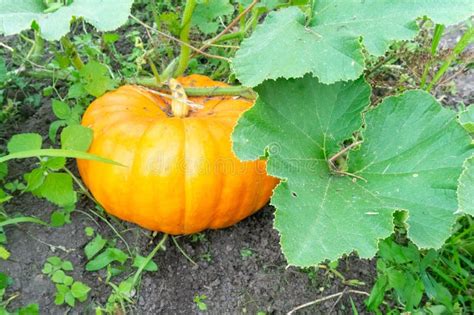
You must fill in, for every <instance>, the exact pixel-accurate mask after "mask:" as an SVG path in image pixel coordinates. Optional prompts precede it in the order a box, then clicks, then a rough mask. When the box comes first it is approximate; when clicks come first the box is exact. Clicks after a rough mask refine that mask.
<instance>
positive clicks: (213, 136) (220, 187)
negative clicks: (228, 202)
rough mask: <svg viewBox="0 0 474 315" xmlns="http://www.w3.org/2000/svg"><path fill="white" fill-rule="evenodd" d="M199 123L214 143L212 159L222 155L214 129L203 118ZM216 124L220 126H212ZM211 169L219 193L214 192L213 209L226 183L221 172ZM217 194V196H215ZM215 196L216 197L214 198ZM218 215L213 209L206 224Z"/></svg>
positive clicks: (221, 195)
mask: <svg viewBox="0 0 474 315" xmlns="http://www.w3.org/2000/svg"><path fill="white" fill-rule="evenodd" d="M200 122H201V125H202V126H204V128H206V130H207V134H208V135H209V139H210V141H209V142H212V143H213V144H214V145H213V147H214V148H216V151H217V152H216V154H215V156H214V160H215V159H216V157H219V156H222V155H223V154H222V152H221V150H220V143H219V141H218V140H217V138H216V136H215V135H214V134H213V132H214V131H215V130H213V129H212V128H211V126H210V124H209V123H205V121H204V120H201V121H200ZM217 126H218V128H219V127H220V126H219V125H218V124H217V123H214V126H213V127H214V128H216V127H217ZM213 171H217V173H216V175H215V176H217V177H219V184H218V185H217V188H218V189H219V193H216V194H215V197H214V205H213V209H217V205H219V204H220V203H221V202H222V198H223V190H224V187H225V184H226V178H225V176H222V174H221V173H220V172H219V170H216V169H213ZM217 196H218V197H217ZM216 197H217V198H216ZM218 215H219V213H218V212H217V211H214V212H213V213H212V215H211V217H210V219H209V220H208V221H207V222H206V226H211V225H212V222H213V221H214V219H215V218H216V217H217V216H218Z"/></svg>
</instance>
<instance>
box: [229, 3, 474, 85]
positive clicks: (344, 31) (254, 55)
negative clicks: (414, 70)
mask: <svg viewBox="0 0 474 315" xmlns="http://www.w3.org/2000/svg"><path fill="white" fill-rule="evenodd" d="M472 12H474V3H473V2H472V1H470V0H456V1H450V2H443V1H437V0H429V1H427V0H417V1H412V0H400V1H396V2H393V1H379V0H367V1H363V2H361V1H353V0H351V1H347V0H337V1H333V0H324V1H317V2H316V3H315V5H314V10H313V12H311V13H310V16H309V17H308V16H306V15H305V14H304V13H303V12H302V11H301V10H300V9H299V8H296V7H290V8H286V9H282V10H280V11H278V12H274V13H270V14H269V15H268V16H267V18H266V20H265V22H264V23H263V24H262V25H261V26H259V27H258V28H257V30H256V31H255V32H254V33H253V34H252V36H251V37H250V38H249V39H247V40H245V41H243V42H242V45H241V48H240V50H239V51H238V52H237V54H236V57H235V59H234V61H233V66H234V70H235V73H236V75H237V78H238V79H239V80H240V81H241V82H242V83H243V84H244V85H246V86H256V85H258V84H260V83H262V82H263V81H264V80H267V79H277V78H280V77H283V78H298V77H302V76H303V75H304V74H306V73H312V74H313V75H314V76H315V77H318V78H319V79H320V81H321V82H322V83H334V82H337V81H346V80H354V79H357V78H358V77H359V76H360V75H361V74H362V72H363V70H364V68H365V57H364V54H363V48H365V49H366V50H367V52H368V53H369V54H373V55H376V56H381V55H383V54H384V53H385V52H386V51H387V50H388V48H389V44H390V43H391V42H392V41H393V40H408V39H412V38H413V37H414V36H415V35H416V33H417V26H416V24H415V23H414V22H415V20H416V18H418V17H423V16H429V17H431V18H432V19H433V20H434V21H436V22H437V23H440V24H446V25H449V24H454V23H457V22H460V21H463V20H465V19H467V18H469V17H470V16H471V14H472ZM381 13H383V14H381ZM361 41H362V43H363V44H364V46H362V45H361ZM321 61H324V62H321ZM256 69H258V71H256Z"/></svg>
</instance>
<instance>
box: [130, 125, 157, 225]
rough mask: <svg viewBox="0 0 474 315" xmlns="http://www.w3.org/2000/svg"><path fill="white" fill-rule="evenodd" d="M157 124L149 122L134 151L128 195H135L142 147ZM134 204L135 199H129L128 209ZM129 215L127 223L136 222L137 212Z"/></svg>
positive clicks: (131, 212)
mask: <svg viewBox="0 0 474 315" xmlns="http://www.w3.org/2000/svg"><path fill="white" fill-rule="evenodd" d="M155 124H156V123H155V122H149V123H148V125H147V126H146V127H145V129H144V130H143V133H142V135H141V137H140V138H139V139H138V141H137V143H136V149H135V151H134V155H133V159H132V163H131V164H130V166H129V167H130V176H129V180H131V181H132V183H131V184H130V185H128V186H129V194H128V195H130V196H131V195H133V190H134V189H135V187H136V186H135V183H134V182H133V181H134V178H136V176H134V175H136V174H135V173H136V172H137V166H136V163H137V157H138V156H139V155H140V153H141V151H142V150H141V146H142V144H143V140H144V139H145V138H146V136H147V133H148V131H150V129H151V128H153V127H154V126H155ZM133 202H134V199H133V198H128V199H127V202H126V205H127V207H126V209H127V210H128V209H134V207H133ZM127 212H128V213H130V216H129V217H128V218H127V221H132V222H133V221H134V220H135V216H136V214H137V213H136V212H135V211H127Z"/></svg>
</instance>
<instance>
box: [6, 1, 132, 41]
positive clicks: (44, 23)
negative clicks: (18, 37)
mask: <svg viewBox="0 0 474 315" xmlns="http://www.w3.org/2000/svg"><path fill="white" fill-rule="evenodd" d="M132 4H133V0H103V1H96V0H74V2H72V3H71V4H70V5H68V6H60V7H57V8H54V9H55V10H52V9H51V8H48V6H47V5H46V4H45V1H37V0H17V1H8V0H2V1H0V34H1V33H3V34H5V35H13V34H18V33H20V32H21V31H24V30H27V29H30V27H31V25H32V23H33V21H35V22H36V23H37V24H38V26H39V27H40V29H41V36H42V37H43V38H45V39H47V40H59V39H60V38H61V37H62V36H64V35H66V34H67V33H68V32H69V28H70V23H71V21H72V20H73V19H78V18H83V19H84V20H85V21H87V22H88V23H90V24H92V25H93V26H95V27H96V28H97V30H98V31H102V32H106V31H113V30H115V29H117V28H118V27H120V26H122V25H123V24H124V23H125V22H127V19H128V15H129V14H130V8H131V7H132ZM50 11H54V12H50Z"/></svg>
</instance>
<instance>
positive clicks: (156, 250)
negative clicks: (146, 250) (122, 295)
mask: <svg viewBox="0 0 474 315" xmlns="http://www.w3.org/2000/svg"><path fill="white" fill-rule="evenodd" d="M167 239H168V234H165V235H163V237H162V238H161V240H160V242H159V243H158V244H157V245H156V246H155V248H153V250H152V251H151V252H150V254H148V256H146V258H145V260H143V261H142V263H141V264H140V267H138V270H137V272H135V275H134V276H133V280H132V286H133V287H134V286H135V285H136V284H137V282H138V279H139V278H140V275H141V274H142V272H143V270H144V269H145V267H146V265H148V263H149V262H150V261H151V260H152V259H153V257H155V255H156V253H157V252H158V250H160V248H162V247H163V248H164V246H163V244H164V243H165V242H166V240H167Z"/></svg>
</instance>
